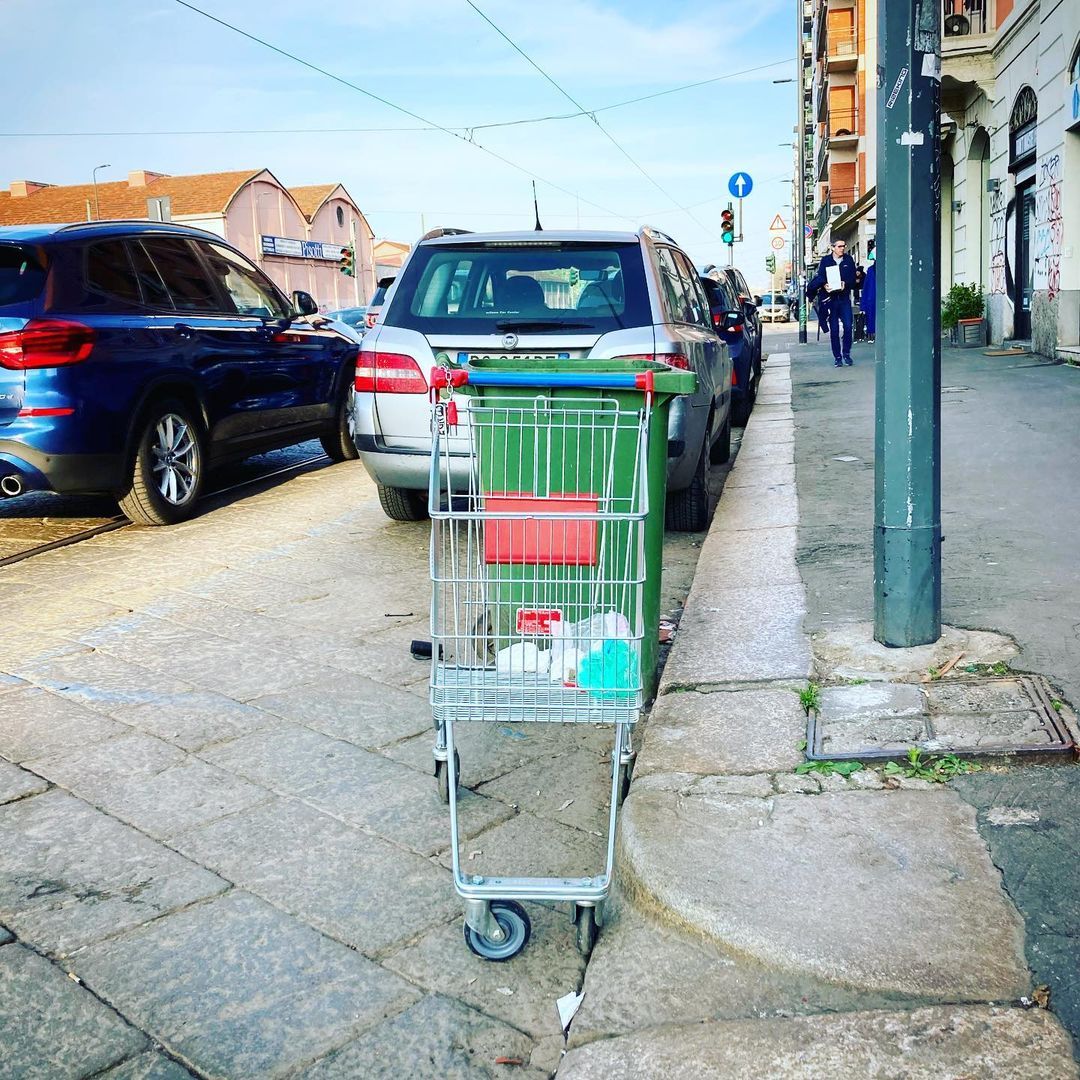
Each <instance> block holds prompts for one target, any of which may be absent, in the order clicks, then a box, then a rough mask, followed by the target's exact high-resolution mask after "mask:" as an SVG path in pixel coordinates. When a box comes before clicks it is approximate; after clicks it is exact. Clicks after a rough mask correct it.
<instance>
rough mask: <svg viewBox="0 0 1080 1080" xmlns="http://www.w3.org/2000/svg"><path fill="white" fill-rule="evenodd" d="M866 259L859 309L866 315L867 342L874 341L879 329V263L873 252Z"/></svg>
mask: <svg viewBox="0 0 1080 1080" xmlns="http://www.w3.org/2000/svg"><path fill="white" fill-rule="evenodd" d="M866 259H867V263H868V265H867V267H866V281H865V282H864V283H863V290H862V295H861V296H860V297H859V307H861V308H862V309H863V311H864V312H865V313H866V340H867V341H873V340H874V337H875V332H876V329H877V262H876V261H875V258H874V251H873V250H871V251H869V252H868V253H867V255H866Z"/></svg>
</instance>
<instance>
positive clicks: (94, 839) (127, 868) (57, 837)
mask: <svg viewBox="0 0 1080 1080" xmlns="http://www.w3.org/2000/svg"><path fill="white" fill-rule="evenodd" d="M226 887H227V883H226V882H224V881H222V880H221V878H219V877H217V876H216V875H214V874H212V873H210V872H209V871H208V870H204V869H203V868H202V867H200V866H196V865H195V864H194V863H192V862H189V861H188V860H187V859H184V858H182V857H181V856H180V855H177V854H176V853H175V852H173V851H169V850H168V849H167V848H164V847H162V846H161V845H160V844H157V843H155V842H154V841H153V840H150V839H148V838H147V837H145V836H143V835H142V834H141V833H139V832H136V831H135V830H134V829H132V828H130V827H129V826H127V825H122V824H121V823H120V822H118V821H116V820H115V819H114V818H111V817H109V816H108V815H106V814H103V813H101V812H100V811H98V810H95V809H93V808H92V807H90V806H87V805H86V803H84V802H81V801H80V800H78V799H75V798H73V797H72V796H70V795H67V794H65V793H64V792H61V791H55V790H54V791H49V792H46V793H45V794H44V795H35V796H34V797H33V798H30V799H22V800H20V801H19V802H14V803H9V804H7V805H6V806H0V922H3V923H4V924H5V925H7V926H9V927H11V929H12V930H14V931H15V932H16V933H17V934H18V935H19V937H21V938H22V939H23V940H25V941H27V942H28V943H30V944H32V945H34V946H35V947H36V948H38V949H41V950H43V951H46V952H49V953H51V954H54V955H63V954H66V953H69V952H71V951H72V950H74V949H77V948H79V947H80V946H83V945H86V944H88V943H90V942H93V941H98V940H100V939H102V938H104V937H107V936H109V935H110V934H116V933H120V932H121V931H123V930H125V929H128V928H130V927H134V926H138V925H140V924H141V923H144V922H147V921H149V920H151V919H155V918H157V917H158V916H160V915H162V914H164V913H165V912H168V911H171V910H173V909H176V908H181V907H184V906H186V905H188V904H192V903H194V902H195V901H197V900H203V899H205V898H206V897H209V896H213V895H214V894H215V893H218V892H221V891H222V890H223V889H225V888H226Z"/></svg>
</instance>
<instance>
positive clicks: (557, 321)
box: [356, 228, 761, 530]
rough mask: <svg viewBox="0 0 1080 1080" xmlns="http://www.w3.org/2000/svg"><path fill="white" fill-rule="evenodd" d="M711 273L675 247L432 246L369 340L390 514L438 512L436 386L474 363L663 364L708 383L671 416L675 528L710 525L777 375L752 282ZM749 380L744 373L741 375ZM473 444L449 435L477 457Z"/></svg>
mask: <svg viewBox="0 0 1080 1080" xmlns="http://www.w3.org/2000/svg"><path fill="white" fill-rule="evenodd" d="M708 270H709V273H708V274H703V273H700V272H699V271H698V270H697V269H696V268H695V267H694V265H693V263H692V262H691V260H690V259H689V257H688V256H687V255H686V253H685V252H683V251H682V250H680V248H679V247H678V245H677V244H676V243H675V241H674V240H672V239H671V237H669V236H667V235H665V234H664V233H662V232H659V231H657V230H655V229H651V228H643V229H640V230H639V231H637V232H633V233H632V232H593V231H558V232H554V231H553V232H548V231H544V232H536V231H533V232H511V233H484V234H481V233H476V234H472V233H464V232H462V231H461V230H436V231H435V232H433V233H429V234H427V235H426V236H424V237H422V238H421V240H420V242H419V243H417V244H416V246H415V247H414V248H413V250H412V252H411V254H410V256H409V259H408V261H407V262H406V264H405V265H404V267H403V268H402V270H401V273H400V274H399V275H398V277H397V279H396V280H395V281H394V283H393V285H392V287H391V288H390V290H389V292H388V293H387V296H386V303H385V306H384V307H383V310H382V314H381V317H380V318H379V320H378V322H377V323H376V324H375V325H374V326H373V327H372V328H371V329H369V331H368V333H367V334H366V335H365V337H364V344H363V348H362V350H361V355H360V363H359V367H358V369H357V379H356V391H357V393H356V408H357V423H356V438H357V446H358V448H359V451H360V457H361V460H362V461H363V463H364V465H365V467H366V468H367V471H368V473H369V474H370V475H371V477H372V478H373V479H374V480H375V482H376V484H377V485H378V490H379V498H380V501H381V503H382V507H383V509H384V511H385V512H386V513H387V515H388V516H390V517H391V518H394V519H397V520H405V521H407V520H418V519H420V518H422V517H424V516H425V515H426V513H427V488H428V468H429V466H428V463H429V458H430V451H431V433H430V409H429V404H428V390H429V386H428V380H429V373H430V371H431V369H432V368H433V367H435V366H450V367H455V366H466V365H468V363H469V360H470V358H473V357H492V356H500V357H507V358H514V359H518V360H523V361H526V362H528V361H529V360H532V359H549V358H551V359H560V360H566V361H569V362H574V361H582V362H583V363H585V362H588V361H589V360H619V359H624V360H640V359H649V360H654V361H658V362H661V363H664V364H668V365H670V366H672V367H677V368H682V369H686V370H690V371H693V372H694V373H695V374H696V375H697V391H696V393H695V394H694V395H692V396H691V397H687V398H679V399H676V400H675V401H674V402H673V404H672V407H671V410H670V413H669V422H668V433H667V445H668V503H667V508H666V520H667V526H668V528H672V529H680V530H700V529H703V528H704V527H705V526H706V525H707V523H708V513H709V495H708V484H707V481H708V470H709V466H710V464H713V463H720V462H724V461H726V460H727V459H728V457H729V455H730V452H731V426H732V424H733V423H738V422H744V421H745V417H746V415H748V414H749V410H750V408H751V407H752V404H753V396H754V394H755V393H756V386H757V380H758V379H759V378H760V374H761V326H760V322H759V321H758V319H757V315H756V305H755V304H754V301H753V297H752V296H751V294H750V292H749V289H748V288H747V285H746V281H745V278H743V276H742V275H741V274H740V273H739V272H738V271H732V270H727V271H723V272H720V271H716V272H715V273H713V271H715V268H713V267H710V268H708ZM740 372H741V375H740ZM466 437H467V436H466V435H465V434H464V433H463V432H462V431H461V430H460V429H459V432H458V434H457V435H455V436H451V437H450V439H449V452H450V454H451V458H452V459H453V457H455V456H456V457H458V458H460V459H461V461H462V462H464V460H465V448H466V443H465V439H466Z"/></svg>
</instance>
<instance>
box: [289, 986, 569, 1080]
mask: <svg viewBox="0 0 1080 1080" xmlns="http://www.w3.org/2000/svg"><path fill="white" fill-rule="evenodd" d="M531 1050H532V1045H531V1042H530V1040H529V1039H528V1038H527V1037H526V1036H524V1035H522V1034H521V1032H519V1031H515V1030H514V1029H513V1028H511V1027H508V1026H507V1025H506V1024H503V1023H500V1022H499V1021H498V1020H493V1019H491V1018H490V1017H487V1016H484V1015H483V1014H481V1013H479V1012H476V1011H474V1010H473V1009H469V1008H466V1007H465V1006H464V1005H461V1004H459V1003H458V1002H456V1001H451V1000H449V999H447V998H444V997H440V996H438V995H436V994H430V995H428V996H427V997H425V998H424V999H423V1000H422V1001H421V1002H419V1003H418V1004H416V1005H414V1006H413V1007H412V1008H410V1009H408V1010H407V1011H406V1012H404V1013H402V1014H401V1015H400V1016H397V1017H395V1018H394V1019H392V1020H389V1021H387V1022H386V1023H384V1024H382V1025H380V1026H379V1027H377V1028H376V1029H375V1030H374V1031H371V1032H368V1033H367V1034H366V1035H364V1036H362V1037H361V1038H359V1039H357V1040H356V1041H355V1042H353V1043H350V1045H348V1046H346V1047H345V1048H344V1049H342V1050H339V1051H338V1052H337V1053H335V1054H333V1055H331V1056H329V1057H327V1058H324V1059H323V1060H322V1061H320V1062H319V1063H318V1064H316V1065H315V1066H313V1067H312V1068H310V1069H308V1070H305V1072H304V1077H305V1080H356V1078H357V1077H363V1078H364V1080H403V1078H405V1077H408V1078H409V1080H444V1078H445V1080H495V1078H496V1077H506V1076H514V1077H521V1078H522V1080H541V1078H546V1077H547V1076H549V1075H550V1073H549V1072H548V1071H547V1070H543V1069H537V1068H532V1067H530V1066H529V1064H528V1063H529V1055H530V1052H531ZM497 1058H511V1059H515V1060H518V1061H522V1062H524V1065H523V1066H521V1067H512V1066H506V1065H496V1064H495V1060H496V1059H497Z"/></svg>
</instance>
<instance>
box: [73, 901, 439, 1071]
mask: <svg viewBox="0 0 1080 1080" xmlns="http://www.w3.org/2000/svg"><path fill="white" fill-rule="evenodd" d="M70 963H71V967H72V969H73V970H75V971H76V972H77V973H78V974H79V976H80V977H81V978H82V979H83V981H84V982H85V983H86V985H87V986H88V987H89V988H90V989H91V990H92V991H93V992H94V993H95V994H97V995H99V996H100V997H101V998H102V999H104V1000H105V1001H108V1002H109V1003H110V1004H112V1005H113V1006H114V1007H115V1008H117V1009H119V1010H120V1011H121V1012H123V1013H124V1015H126V1016H128V1017H130V1018H131V1019H132V1020H133V1021H134V1022H135V1023H137V1024H138V1025H139V1026H140V1027H141V1028H142V1029H143V1030H144V1031H146V1032H147V1033H148V1034H150V1036H151V1037H152V1038H154V1039H156V1040H158V1041H159V1042H161V1043H162V1045H164V1046H165V1047H166V1048H167V1049H169V1050H170V1051H172V1052H174V1053H177V1054H179V1055H180V1056H182V1057H183V1059H184V1060H185V1061H188V1062H190V1063H191V1064H192V1066H193V1067H195V1068H196V1069H198V1070H199V1071H200V1072H202V1073H205V1074H211V1075H215V1076H227V1077H229V1078H230V1080H233V1078H235V1080H242V1078H247V1077H250V1078H252V1080H266V1078H269V1077H278V1076H283V1075H285V1074H287V1073H289V1072H290V1071H292V1070H295V1069H298V1068H300V1067H301V1066H303V1065H305V1064H307V1063H309V1062H312V1061H315V1060H317V1059H318V1058H320V1057H323V1056H324V1055H325V1054H327V1053H329V1052H330V1051H332V1050H335V1049H337V1048H338V1047H340V1046H341V1045H343V1044H344V1043H345V1042H347V1041H349V1040H350V1039H351V1038H354V1037H355V1036H356V1035H358V1034H359V1033H360V1032H362V1031H364V1030H366V1029H368V1028H371V1027H373V1026H375V1025H376V1024H378V1023H380V1022H381V1021H382V1020H384V1019H386V1018H387V1017H389V1016H393V1015H395V1014H397V1013H399V1012H400V1011H401V1010H402V1009H405V1008H407V1007H408V1006H409V1005H411V1004H412V1003H413V1002H415V1001H416V1000H417V999H418V998H419V994H418V993H417V991H416V990H414V989H413V988H412V987H411V986H409V985H408V984H407V983H405V982H404V981H402V980H401V979H400V978H399V977H398V976H396V975H394V974H392V973H391V972H389V971H386V970H384V969H383V968H380V967H378V966H377V965H376V964H373V963H372V962H371V961H370V960H366V959H364V957H362V956H360V955H359V953H356V952H354V951H353V950H351V949H349V948H347V947H346V946H344V945H341V944H339V943H338V942H335V941H331V940H330V939H329V938H327V937H324V936H323V935H322V934H319V933H318V932H317V931H315V930H312V929H311V928H310V927H307V926H303V925H301V924H300V923H298V922H297V921H296V920H295V919H293V918H292V917H291V916H289V915H286V914H284V913H283V912H280V911H277V910H276V909H274V908H272V907H270V906H269V905H268V904H265V903H263V902H262V901H261V900H258V899H256V898H255V897H253V896H250V895H248V894H245V893H241V892H236V891H234V892H231V893H229V894H227V895H225V896H221V897H218V898H216V899H214V900H211V901H209V902H208V903H205V904H200V905H197V906H195V907H191V908H188V909H187V910H185V911H179V912H174V913H173V914H171V915H169V916H167V917H165V918H162V919H158V920H156V921H155V922H153V923H151V924H149V925H147V926H144V927H140V928H139V929H137V930H134V931H131V932H129V933H126V934H124V935H123V936H121V937H118V938H114V939H112V940H111V941H107V942H104V943H102V944H99V945H94V946H91V947H90V948H88V949H85V950H83V951H81V952H80V953H79V954H78V955H77V956H75V957H72V958H71V961H70Z"/></svg>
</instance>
